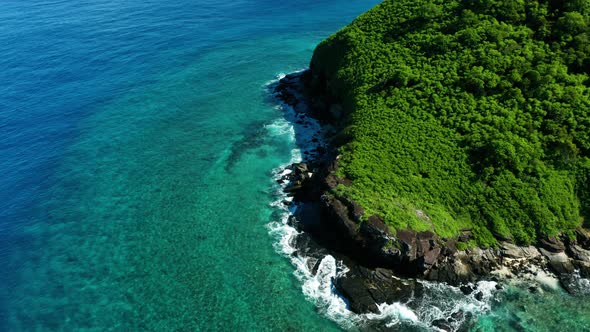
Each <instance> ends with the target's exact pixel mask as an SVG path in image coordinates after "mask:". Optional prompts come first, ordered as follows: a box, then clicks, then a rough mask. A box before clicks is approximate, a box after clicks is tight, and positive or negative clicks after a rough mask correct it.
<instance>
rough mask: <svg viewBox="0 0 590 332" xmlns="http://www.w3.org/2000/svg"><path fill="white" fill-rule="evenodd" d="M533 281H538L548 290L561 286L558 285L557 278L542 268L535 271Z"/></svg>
mask: <svg viewBox="0 0 590 332" xmlns="http://www.w3.org/2000/svg"><path fill="white" fill-rule="evenodd" d="M535 281H536V282H538V283H539V284H540V285H541V286H542V287H544V288H549V289H550V290H558V289H560V288H561V286H560V285H559V279H557V277H555V275H553V274H549V273H547V272H545V271H543V270H540V271H538V272H537V275H536V276H535Z"/></svg>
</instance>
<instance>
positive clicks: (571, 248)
mask: <svg viewBox="0 0 590 332" xmlns="http://www.w3.org/2000/svg"><path fill="white" fill-rule="evenodd" d="M589 24H590V2H588V1H585V0H573V1H555V0H522V1H508V0H447V1H439V0H419V1H416V0H386V1H384V2H383V3H381V4H380V5H378V6H376V7H375V8H373V9H372V10H370V11H368V12H367V13H365V14H363V15H361V16H360V17H358V18H357V19H356V20H354V21H353V22H352V23H351V24H350V25H348V26H347V27H345V28H344V29H342V30H340V31H338V32H337V33H336V34H334V35H332V36H331V37H329V38H328V39H326V40H324V41H323V42H322V43H321V44H319V45H318V47H317V48H316V50H315V52H314V54H313V58H312V60H311V63H310V68H309V70H307V71H304V72H300V73H296V74H292V75H288V76H287V77H285V78H284V79H283V80H281V82H280V83H279V85H278V86H277V88H276V91H277V94H278V95H279V97H280V98H281V99H282V100H283V101H285V102H286V103H287V104H289V105H292V106H293V107H297V106H298V105H300V104H301V103H305V105H306V107H304V108H305V109H306V111H305V112H306V113H307V115H309V116H311V117H314V118H316V119H318V120H319V121H321V123H322V124H323V125H324V126H325V127H326V128H329V129H328V130H327V132H328V133H329V134H328V135H327V136H326V137H325V138H324V139H325V141H326V142H327V145H326V147H321V150H320V149H318V150H319V151H317V153H316V155H315V157H314V158H311V159H310V160H308V161H307V162H306V163H305V164H297V165H292V166H291V170H292V172H289V174H288V175H287V176H286V177H285V178H286V180H288V181H289V183H290V184H289V186H288V187H287V189H286V190H287V191H289V192H290V193H293V195H294V196H295V201H296V202H300V203H303V204H311V206H316V207H318V209H319V210H320V212H319V217H317V215H318V214H317V213H316V214H315V215H316V219H318V220H319V221H317V220H316V221H315V222H306V221H305V220H303V221H300V226H299V227H301V228H302V229H304V230H305V229H306V228H307V229H309V230H310V233H312V234H314V236H313V237H315V238H316V242H318V243H323V244H324V245H326V246H328V247H332V248H334V249H335V250H336V251H338V252H342V253H344V254H346V256H347V257H352V259H354V260H355V261H357V262H361V264H362V266H363V268H362V269H357V270H353V271H351V272H350V273H348V274H347V276H346V277H343V278H342V280H340V281H338V282H337V286H338V287H337V288H338V290H339V292H340V293H341V294H343V295H344V296H345V297H346V298H347V299H348V300H349V301H350V306H351V310H353V311H356V312H367V311H376V307H375V305H374V304H371V303H372V302H379V300H384V299H385V300H387V299H389V297H388V296H390V297H391V298H395V297H396V296H397V297H398V298H399V297H400V296H402V297H403V294H400V292H397V293H395V292H394V293H395V294H386V295H383V296H381V295H377V296H376V295H375V292H374V291H371V289H370V288H371V287H373V288H378V289H380V288H382V289H387V288H388V287H389V288H390V289H391V288H392V286H391V283H392V281H391V280H389V279H387V278H384V277H383V270H382V269H387V270H388V271H389V270H390V271H394V272H395V273H396V275H401V276H408V277H415V278H422V279H426V280H435V281H441V282H447V283H451V284H455V285H462V284H464V283H466V282H470V281H475V280H481V279H486V278H495V279H498V278H503V277H507V276H510V277H518V276H520V275H526V274H527V273H535V272H534V271H535V269H547V270H548V271H551V272H552V273H554V274H555V275H557V276H558V277H560V280H561V282H562V285H563V286H564V287H565V288H566V289H567V290H568V291H571V292H575V285H574V282H573V281H572V277H571V276H572V275H573V274H579V275H580V276H582V277H590V232H589V231H588V230H586V228H585V226H589V223H588V222H589V221H590V89H589V87H590V77H589V74H590V30H589ZM301 210H305V209H300V211H301ZM310 215H314V213H308V216H307V217H308V218H309V216H310ZM296 217H297V216H296ZM305 218H306V216H305V213H303V215H300V216H299V219H305ZM318 223H319V224H321V225H320V226H318ZM369 284H370V285H369ZM359 285H361V286H362V285H364V288H365V290H363V287H361V286H359ZM369 286H370V287H369ZM366 289H368V290H366ZM467 291H468V290H467ZM389 292H390V293H391V290H390V291H389ZM380 296H381V297H380Z"/></svg>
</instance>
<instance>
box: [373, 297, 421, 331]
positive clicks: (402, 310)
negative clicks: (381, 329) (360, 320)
mask: <svg viewBox="0 0 590 332" xmlns="http://www.w3.org/2000/svg"><path fill="white" fill-rule="evenodd" d="M377 308H378V309H379V313H378V314H366V315H364V318H365V319H368V320H383V321H386V322H387V323H386V326H387V327H392V326H394V325H397V324H399V323H400V322H402V321H406V322H412V323H419V319H418V315H416V313H415V312H414V311H413V310H412V309H410V308H408V307H407V306H406V305H405V304H402V303H399V302H396V303H392V304H387V303H382V304H379V305H377Z"/></svg>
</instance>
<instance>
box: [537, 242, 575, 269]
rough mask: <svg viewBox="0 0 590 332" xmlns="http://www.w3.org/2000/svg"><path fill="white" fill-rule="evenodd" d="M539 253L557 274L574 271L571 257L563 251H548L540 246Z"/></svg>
mask: <svg viewBox="0 0 590 332" xmlns="http://www.w3.org/2000/svg"><path fill="white" fill-rule="evenodd" d="M539 250H540V251H541V254H543V256H545V257H546V258H547V261H548V265H549V267H550V268H551V269H552V270H553V271H554V272H555V273H557V274H569V273H573V272H574V265H573V264H572V262H571V259H570V258H569V257H568V256H567V255H566V254H565V253H564V252H559V253H555V252H550V251H548V250H546V249H543V248H540V249H539Z"/></svg>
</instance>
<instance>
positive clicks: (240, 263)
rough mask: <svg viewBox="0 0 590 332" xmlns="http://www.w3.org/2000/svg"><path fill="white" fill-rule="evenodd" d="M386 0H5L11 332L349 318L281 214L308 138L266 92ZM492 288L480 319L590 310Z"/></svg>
mask: <svg viewBox="0 0 590 332" xmlns="http://www.w3.org/2000/svg"><path fill="white" fill-rule="evenodd" d="M378 2H379V1H378V0H346V1H345V0H338V1H337V0H322V1H317V0H314V1H311V0H296V1H289V0H286V1H269V0H235V1H213V0H192V1H191V0H177V1H163V0H141V1H139V0H126V1H120V0H119V1H117V0H78V1H65V0H54V1H49V0H29V1H22V0H1V1H0V267H1V269H2V273H0V331H80V330H87V331H148V330H155V331H172V330H183V331H331V330H340V329H342V328H347V329H354V328H355V326H356V325H354V324H355V322H358V317H357V318H354V317H352V316H350V315H349V316H346V315H344V316H338V317H339V318H338V317H336V318H335V316H334V315H333V314H331V313H330V312H329V310H330V308H331V307H330V306H329V305H328V304H327V302H329V300H326V298H325V297H322V296H315V295H313V294H315V293H313V292H312V291H310V289H313V288H314V287H315V289H319V288H318V286H317V285H314V283H313V281H314V280H311V279H309V278H308V279H305V278H304V277H302V276H301V273H302V272H301V271H299V269H298V267H297V265H296V264H295V265H294V264H293V261H292V260H290V259H289V258H288V257H286V254H285V252H284V251H285V250H284V249H285V248H284V244H281V243H280V240H281V236H279V235H277V234H275V232H273V231H272V227H271V226H269V225H273V223H277V222H280V220H279V219H281V218H282V217H283V216H282V215H281V213H282V212H281V211H280V208H278V207H277V206H276V204H273V202H275V201H277V199H278V198H277V184H276V183H275V182H274V181H273V176H274V175H275V174H276V172H277V171H278V170H279V169H280V167H281V166H282V165H286V164H288V163H289V162H290V161H292V160H293V158H296V156H297V144H296V141H295V137H294V133H293V128H291V127H290V124H289V122H288V121H286V119H285V115H284V110H283V109H282V108H280V107H278V106H277V102H276V100H274V99H273V98H272V96H271V95H270V93H269V91H268V89H267V86H268V84H269V83H270V82H272V81H273V80H276V78H277V77H278V76H279V75H281V73H289V72H293V71H296V70H300V69H303V68H305V67H306V66H307V65H308V63H309V59H310V57H311V55H312V52H313V49H314V47H315V45H317V43H318V42H320V41H321V40H322V39H324V38H325V37H327V36H329V35H330V34H331V33H333V32H335V31H337V30H338V29H340V28H341V27H343V26H344V25H346V24H347V23H349V22H350V21H351V20H352V19H354V17H356V16H357V15H358V14H360V13H362V12H363V11H365V10H367V9H369V8H370V7H372V6H373V5H375V4H377V3H378ZM282 245H283V246H282ZM297 271H299V272H297ZM315 281H318V280H315ZM320 281H321V280H320ZM327 281H328V282H329V278H328V280H327ZM320 288H321V287H320ZM321 289H323V290H324V291H326V292H327V293H330V291H331V289H330V288H329V287H328V288H325V287H324V288H321ZM332 295H333V294H332ZM494 298H495V299H497V300H490V301H491V302H489V303H487V304H486V306H483V307H482V308H491V309H492V310H491V311H487V312H486V311H485V310H483V309H482V312H481V315H480V316H478V317H480V318H479V319H478V321H477V325H474V326H473V329H476V330H477V329H479V330H482V331H494V330H504V331H512V330H514V329H519V328H520V330H523V328H524V330H526V331H529V330H530V331H556V330H562V331H565V330H571V331H583V330H584V329H586V330H588V326H589V325H588V324H590V304H589V301H586V300H585V299H584V298H578V299H573V298H571V297H569V296H567V295H565V294H564V293H563V292H562V291H560V290H556V291H546V292H545V293H544V295H539V294H538V293H535V294H533V293H530V292H528V291H526V288H509V289H508V290H506V291H504V292H502V293H499V294H496V295H495V297H494ZM453 303H455V302H453ZM388 310H390V311H391V317H395V320H394V319H392V326H393V327H394V328H395V326H401V325H399V324H398V323H399V321H400V317H401V320H404V319H406V318H407V317H410V319H409V321H407V322H406V323H407V324H410V326H417V327H416V328H421V327H420V324H418V323H419V322H416V320H418V321H419V320H420V319H421V318H422V317H424V316H423V315H425V314H424V313H428V312H432V311H433V310H434V311H436V310H438V309H437V308H436V307H432V308H430V307H429V308H426V309H425V311H424V312H423V313H422V312H418V313H405V314H404V315H400V310H401V311H403V307H401V306H400V307H390V308H388ZM429 310H430V311H429ZM343 317H344V318H343ZM351 317H352V318H351ZM404 317H405V318H404ZM348 318H350V319H351V321H353V324H352V325H351V324H347V323H346V322H343V319H348ZM382 318H383V317H382ZM355 319H356V320H355ZM406 320H407V319H406ZM396 324H397V325H396Z"/></svg>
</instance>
